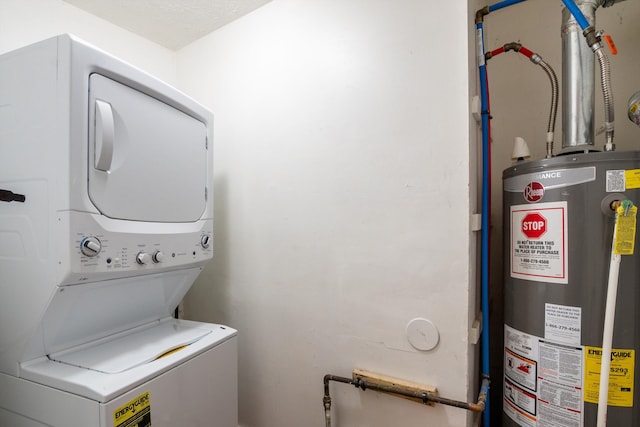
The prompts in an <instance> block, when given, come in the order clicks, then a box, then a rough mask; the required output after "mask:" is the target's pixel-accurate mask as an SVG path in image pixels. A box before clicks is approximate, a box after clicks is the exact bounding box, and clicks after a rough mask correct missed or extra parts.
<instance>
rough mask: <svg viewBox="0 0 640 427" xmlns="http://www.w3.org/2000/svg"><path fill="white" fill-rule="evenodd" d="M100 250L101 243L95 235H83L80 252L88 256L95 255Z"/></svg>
mask: <svg viewBox="0 0 640 427" xmlns="http://www.w3.org/2000/svg"><path fill="white" fill-rule="evenodd" d="M101 250H102V243H100V240H98V238H97V237H93V236H91V237H85V238H84V239H82V242H80V252H82V254H83V255H86V256H88V257H93V256H96V255H98V254H99V253H100V251H101Z"/></svg>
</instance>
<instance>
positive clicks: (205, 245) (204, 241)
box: [200, 234, 211, 249]
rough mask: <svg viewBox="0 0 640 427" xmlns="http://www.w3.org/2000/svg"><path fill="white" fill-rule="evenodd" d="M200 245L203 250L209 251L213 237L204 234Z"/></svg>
mask: <svg viewBox="0 0 640 427" xmlns="http://www.w3.org/2000/svg"><path fill="white" fill-rule="evenodd" d="M200 244H201V245H202V247H203V248H205V249H207V248H208V247H209V246H210V245H211V236H209V235H208V234H203V235H202V237H201V238H200Z"/></svg>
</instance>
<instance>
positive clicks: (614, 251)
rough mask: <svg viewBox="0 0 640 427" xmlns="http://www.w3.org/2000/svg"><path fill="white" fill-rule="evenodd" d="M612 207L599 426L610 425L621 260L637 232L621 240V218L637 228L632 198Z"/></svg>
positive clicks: (631, 252) (628, 250) (630, 252)
mask: <svg viewBox="0 0 640 427" xmlns="http://www.w3.org/2000/svg"><path fill="white" fill-rule="evenodd" d="M611 208H612V209H613V210H614V211H615V212H616V221H615V225H614V226H613V242H612V243H611V261H610V263H609V280H608V283H607V302H606V305H605V311H604V327H603V333H602V356H601V362H600V388H599V391H598V393H599V394H598V416H597V427H605V426H606V425H607V409H608V397H609V370H610V368H611V350H612V347H613V325H614V320H615V316H616V300H617V296H618V276H619V272H620V262H621V260H622V254H633V243H634V241H635V232H634V233H633V238H631V239H629V240H627V241H622V239H619V235H618V230H619V227H620V221H623V220H625V218H627V219H628V220H631V222H632V224H633V227H632V228H633V230H635V217H636V213H637V210H638V208H637V207H635V206H633V203H632V202H631V201H630V200H624V201H622V202H620V201H615V202H613V203H612V204H611ZM627 238H628V236H627ZM629 248H630V249H629Z"/></svg>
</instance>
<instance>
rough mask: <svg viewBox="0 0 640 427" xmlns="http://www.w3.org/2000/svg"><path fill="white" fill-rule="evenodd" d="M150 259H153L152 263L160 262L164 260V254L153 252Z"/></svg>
mask: <svg viewBox="0 0 640 427" xmlns="http://www.w3.org/2000/svg"><path fill="white" fill-rule="evenodd" d="M151 259H153V262H155V263H159V262H162V260H163V259H164V253H162V251H155V253H154V254H153V257H151Z"/></svg>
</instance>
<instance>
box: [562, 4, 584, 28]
mask: <svg viewBox="0 0 640 427" xmlns="http://www.w3.org/2000/svg"><path fill="white" fill-rule="evenodd" d="M562 3H564V6H565V7H566V8H567V9H568V10H569V12H571V14H572V15H573V17H574V18H575V19H576V21H577V22H578V25H580V28H582V31H584V30H586V29H587V28H588V27H589V25H590V24H589V21H587V18H585V17H584V14H583V13H582V11H581V10H580V8H579V7H578V5H577V4H576V2H574V1H573V0H562Z"/></svg>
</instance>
